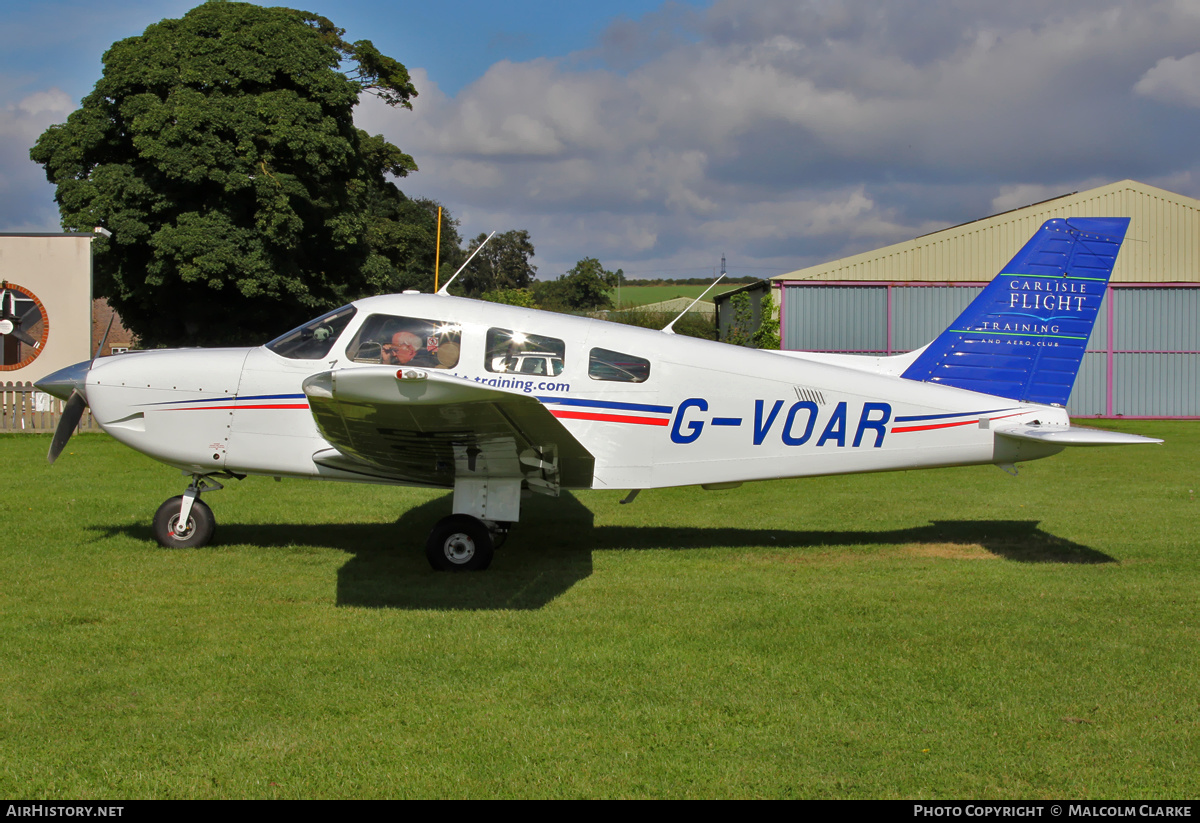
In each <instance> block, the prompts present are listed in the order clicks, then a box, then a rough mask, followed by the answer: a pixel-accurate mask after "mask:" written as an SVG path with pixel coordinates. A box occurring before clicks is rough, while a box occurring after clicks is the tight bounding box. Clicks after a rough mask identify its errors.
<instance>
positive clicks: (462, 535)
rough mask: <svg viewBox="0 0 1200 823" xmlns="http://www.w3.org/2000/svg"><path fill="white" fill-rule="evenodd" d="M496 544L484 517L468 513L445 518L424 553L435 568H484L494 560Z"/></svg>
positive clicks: (442, 569) (426, 544)
mask: <svg viewBox="0 0 1200 823" xmlns="http://www.w3.org/2000/svg"><path fill="white" fill-rule="evenodd" d="M494 548H495V546H494V545H493V543H492V535H491V532H489V531H488V528H487V526H486V525H484V523H483V522H482V521H481V520H477V519H475V518H474V517H471V516H470V515H467V514H452V515H450V516H449V517H445V518H442V519H441V520H439V521H438V523H437V525H436V526H434V527H433V531H431V532H430V533H429V540H427V541H426V543H425V557H426V558H427V559H428V560H429V565H430V566H432V567H433V569H434V571H463V572H467V571H483V570H484V569H486V568H487V567H488V566H490V565H491V564H492V554H493V550H494Z"/></svg>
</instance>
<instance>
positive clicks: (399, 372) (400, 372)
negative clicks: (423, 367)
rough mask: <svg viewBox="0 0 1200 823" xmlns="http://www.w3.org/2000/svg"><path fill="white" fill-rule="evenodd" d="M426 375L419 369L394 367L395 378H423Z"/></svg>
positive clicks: (426, 375)
mask: <svg viewBox="0 0 1200 823" xmlns="http://www.w3.org/2000/svg"><path fill="white" fill-rule="evenodd" d="M428 376H429V375H428V374H426V373H425V372H423V371H420V370H419V369H396V379H397V380H424V379H425V378H426V377H428Z"/></svg>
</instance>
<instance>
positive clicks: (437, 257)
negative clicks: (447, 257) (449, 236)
mask: <svg viewBox="0 0 1200 823" xmlns="http://www.w3.org/2000/svg"><path fill="white" fill-rule="evenodd" d="M441 261H442V207H441V206H438V230H437V247H436V248H435V249H434V250H433V290H434V291H435V292H436V291H437V290H438V266H439V265H440V264H441Z"/></svg>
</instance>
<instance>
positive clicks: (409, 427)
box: [303, 366, 595, 494]
mask: <svg viewBox="0 0 1200 823" xmlns="http://www.w3.org/2000/svg"><path fill="white" fill-rule="evenodd" d="M303 386H304V393H305V395H307V396H308V403H309V407H310V408H311V409H312V413H313V417H314V418H315V419H316V423H317V428H318V429H320V431H321V435H322V436H323V437H324V438H325V439H326V440H328V441H329V442H330V443H331V444H332V445H333V446H334V447H335V449H336V451H335V450H329V449H327V450H325V451H322V452H318V453H317V454H316V455H314V457H313V459H314V460H316V461H317V462H318V463H320V464H322V465H328V466H330V467H332V468H337V469H341V470H344V471H357V472H358V473H360V474H364V475H370V476H374V477H388V478H391V479H395V480H402V481H406V482H410V483H418V484H421V485H430V486H444V487H452V486H453V485H454V481H455V478H458V477H470V478H480V479H482V478H486V477H509V478H521V479H523V480H525V481H526V482H527V484H528V485H529V487H530V488H531V489H533V490H534V491H540V492H544V493H549V494H557V491H558V488H559V487H560V486H565V487H569V488H580V487H583V488H586V487H588V486H590V485H591V483H592V473H593V469H594V467H595V460H594V458H593V457H592V455H591V454H590V453H589V452H588V451H587V449H585V448H584V447H583V446H582V445H581V444H580V443H579V441H578V440H576V439H575V438H574V437H573V436H572V435H571V433H570V432H568V431H567V429H566V428H565V427H564V426H563V425H562V423H560V422H559V421H558V420H557V419H556V418H555V417H554V416H553V415H551V414H550V412H549V411H548V410H547V409H546V407H545V406H543V405H542V404H541V403H540V402H538V400H537V398H535V397H531V396H529V395H526V394H521V393H518V392H513V391H508V390H504V389H496V388H491V387H489V386H483V385H480V384H478V383H474V382H471V381H469V380H465V379H463V378H459V377H454V376H451V375H448V374H445V373H444V372H439V371H437V370H433V369H428V370H426V369H415V368H413V369H410V368H401V369H397V368H396V367H395V366H365V367H362V368H354V369H337V370H334V371H327V372H321V373H319V374H314V375H313V376H311V377H309V378H308V379H306V380H305V381H304V384H303Z"/></svg>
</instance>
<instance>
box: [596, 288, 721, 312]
mask: <svg viewBox="0 0 1200 823" xmlns="http://www.w3.org/2000/svg"><path fill="white" fill-rule="evenodd" d="M706 288H708V287H707V286H622V287H621V306H622V307H624V306H644V305H646V304H647V303H658V302H661V301H663V300H673V299H674V298H676V297H686V298H688V299H690V300H695V299H696V298H697V297H699V296H700V295H702V294H704V290H705V289H706ZM735 288H736V287H735ZM732 290H733V289H731V288H729V287H727V286H717V287H716V288H715V289H713V290H712V292H710V293H709V295H708V297H707V298H705V302H708V303H711V302H712V298H713V297H714V296H715V295H717V294H721V293H723V292H726V291H732ZM611 294H612V301H613V305H616V303H617V292H616V290H613V291H612V292H611Z"/></svg>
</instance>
